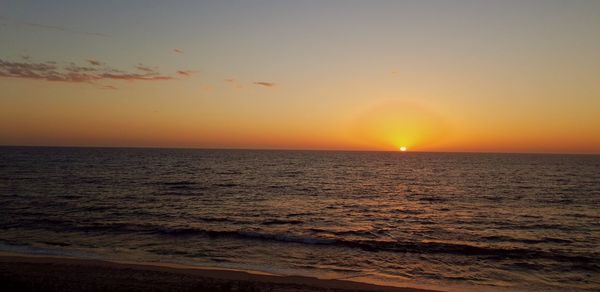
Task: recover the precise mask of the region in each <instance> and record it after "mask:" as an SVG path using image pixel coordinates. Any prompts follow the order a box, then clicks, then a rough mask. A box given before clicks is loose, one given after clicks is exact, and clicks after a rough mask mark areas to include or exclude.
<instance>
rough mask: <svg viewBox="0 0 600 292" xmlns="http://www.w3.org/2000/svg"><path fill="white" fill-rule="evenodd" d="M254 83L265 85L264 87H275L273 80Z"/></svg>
mask: <svg viewBox="0 0 600 292" xmlns="http://www.w3.org/2000/svg"><path fill="white" fill-rule="evenodd" d="M253 84H256V85H260V86H264V87H275V83H273V82H265V81H256V82H254V83H253Z"/></svg>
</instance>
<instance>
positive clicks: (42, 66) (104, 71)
mask: <svg viewBox="0 0 600 292" xmlns="http://www.w3.org/2000/svg"><path fill="white" fill-rule="evenodd" d="M88 63H90V62H89V60H88ZM0 77H11V78H24V79H35V80H46V81H62V82H72V83H96V82H99V81H103V80H126V81H159V80H172V79H175V78H174V77H173V76H169V75H164V74H161V73H160V72H157V71H149V72H141V73H140V72H138V71H123V70H119V69H115V68H111V67H109V66H103V67H100V66H97V65H95V64H92V66H80V65H77V64H76V63H68V64H66V65H58V64H57V63H56V62H53V61H50V62H44V63H33V62H10V61H4V60H2V59H0Z"/></svg>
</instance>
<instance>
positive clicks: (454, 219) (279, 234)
mask: <svg viewBox="0 0 600 292" xmlns="http://www.w3.org/2000/svg"><path fill="white" fill-rule="evenodd" d="M0 250H2V251H7V252H18V253H28V254H36V255H61V256H72V257H80V258H92V259H106V260H121V261H123V260H126V261H136V262H150V263H175V264H183V265H192V266H199V267H214V268H226V269H241V270H248V271H260V272H267V273H272V274H278V275H303V276H314V277H319V278H325V279H346V280H350V281H360V282H371V283H380V284H390V285H400V286H411V287H442V288H443V290H461V291H462V290H473V291H494V290H499V291H504V290H508V291H514V290H517V291H548V290H556V291H565V290H568V291H577V290H581V291H593V290H595V291H600V156H594V155H542V154H482V153H479V154H478V153H418V152H356V151H274V150H202V149H142V148H139V149H136V148H60V147H0Z"/></svg>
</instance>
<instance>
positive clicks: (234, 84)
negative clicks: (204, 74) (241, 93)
mask: <svg viewBox="0 0 600 292" xmlns="http://www.w3.org/2000/svg"><path fill="white" fill-rule="evenodd" d="M223 81H225V82H226V83H228V84H229V85H231V86H232V87H235V88H242V87H243V86H242V85H241V84H240V83H239V82H238V81H237V80H236V79H234V78H228V79H225V80H223Z"/></svg>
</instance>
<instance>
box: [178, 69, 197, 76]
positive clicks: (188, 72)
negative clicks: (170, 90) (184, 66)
mask: <svg viewBox="0 0 600 292" xmlns="http://www.w3.org/2000/svg"><path fill="white" fill-rule="evenodd" d="M195 73H196V71H192V70H178V71H177V74H179V75H181V76H185V77H190V76H192V75H193V74H195Z"/></svg>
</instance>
